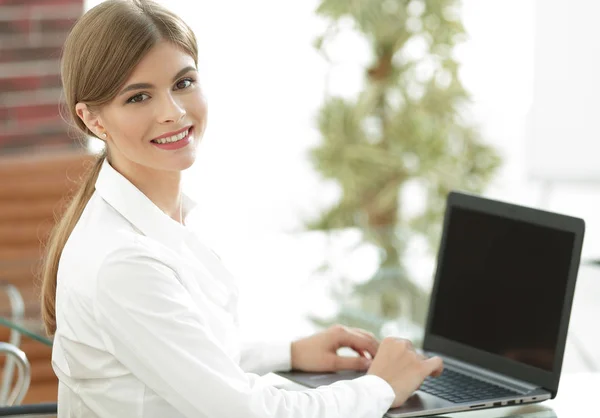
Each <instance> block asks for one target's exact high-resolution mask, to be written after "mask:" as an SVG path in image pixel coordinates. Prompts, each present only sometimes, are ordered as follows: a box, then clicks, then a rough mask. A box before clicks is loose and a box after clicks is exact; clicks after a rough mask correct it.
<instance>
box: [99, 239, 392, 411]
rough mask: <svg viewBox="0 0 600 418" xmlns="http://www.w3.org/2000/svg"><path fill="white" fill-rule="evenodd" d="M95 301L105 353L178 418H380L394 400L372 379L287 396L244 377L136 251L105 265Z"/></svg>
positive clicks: (157, 268)
mask: <svg viewBox="0 0 600 418" xmlns="http://www.w3.org/2000/svg"><path fill="white" fill-rule="evenodd" d="M96 302H97V303H96V307H97V312H96V315H97V319H98V321H99V323H100V324H101V332H102V335H103V339H104V341H105V343H106V346H107V347H108V350H109V351H110V352H111V353H112V354H114V355H115V357H116V358H117V359H118V360H119V361H121V362H122V363H123V364H124V365H125V366H126V367H127V368H128V369H129V370H130V371H131V372H132V373H133V374H135V375H136V376H137V377H138V378H139V379H140V380H141V381H143V382H144V383H145V384H146V385H148V386H149V387H150V388H151V389H152V390H153V391H154V392H156V393H157V394H158V395H159V396H162V397H163V398H165V399H167V400H168V401H169V403H171V404H172V405H173V406H174V407H175V408H176V409H178V410H179V411H181V413H182V414H184V415H185V416H190V417H192V416H199V415H201V416H210V417H212V418H220V417H223V418H225V417H230V416H246V417H250V418H254V417H256V418H258V417H278V418H296V417H297V418H300V417H302V418H308V417H314V418H317V417H320V418H329V417H331V418H333V417H339V418H342V417H343V418H351V417H356V418H359V417H360V418H367V417H380V416H382V415H383V414H384V413H385V411H387V409H388V408H389V407H390V405H391V404H392V402H393V400H394V392H393V390H392V389H391V387H390V386H389V385H388V384H387V383H386V382H385V381H384V380H383V379H381V378H379V377H377V376H364V377H361V378H359V379H356V380H353V381H348V382H339V383H336V384H335V385H331V386H328V387H322V388H319V389H314V390H308V391H305V392H289V391H285V390H281V389H276V388H274V387H270V386H267V385H265V384H264V383H262V382H263V381H262V379H260V378H259V377H258V376H256V375H254V374H249V373H244V371H243V370H242V369H241V368H240V367H239V366H238V365H237V364H236V363H235V362H234V361H233V360H232V359H231V358H230V357H229V356H228V355H227V353H225V352H224V351H223V350H222V348H221V347H220V346H219V342H218V341H217V340H216V339H215V338H213V336H212V333H211V331H210V329H209V327H208V325H207V322H206V313H203V312H202V311H201V310H200V309H198V307H197V306H196V305H195V304H194V303H193V301H192V300H191V297H190V295H189V293H188V292H187V291H186V290H185V288H184V287H183V286H182V284H181V283H180V282H179V279H178V277H177V275H176V274H175V272H174V271H173V270H172V269H170V268H169V267H167V266H166V265H165V264H164V263H162V262H160V261H159V260H157V259H156V258H154V257H152V256H151V255H148V252H147V251H145V250H144V249H143V248H142V247H141V246H139V247H132V248H128V249H126V250H122V251H118V252H115V253H113V254H111V255H110V256H109V257H108V258H107V260H105V262H104V264H103V266H102V267H101V269H100V271H99V278H98V289H97V301H96Z"/></svg>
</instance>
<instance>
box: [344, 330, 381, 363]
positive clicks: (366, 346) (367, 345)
mask: <svg viewBox="0 0 600 418" xmlns="http://www.w3.org/2000/svg"><path fill="white" fill-rule="evenodd" d="M346 334H347V340H346V341H345V344H347V346H348V347H350V348H352V349H353V350H354V351H356V352H358V353H360V352H363V351H367V352H368V353H369V354H370V355H371V357H375V354H377V350H379V341H377V339H376V338H375V337H372V336H371V335H369V334H368V333H366V332H360V331H356V330H355V329H348V330H347V333H346Z"/></svg>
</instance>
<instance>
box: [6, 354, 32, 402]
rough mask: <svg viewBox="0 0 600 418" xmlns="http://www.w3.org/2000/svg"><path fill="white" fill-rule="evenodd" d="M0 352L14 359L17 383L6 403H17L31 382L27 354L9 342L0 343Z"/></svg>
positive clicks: (21, 399) (20, 400)
mask: <svg viewBox="0 0 600 418" xmlns="http://www.w3.org/2000/svg"><path fill="white" fill-rule="evenodd" d="M0 353H4V354H6V355H7V356H8V358H12V359H14V360H15V364H16V366H17V372H18V374H17V383H16V384H15V388H14V389H13V391H12V392H11V394H10V396H9V397H8V400H7V403H6V404H7V405H9V406H11V405H19V404H20V403H21V402H22V401H23V398H24V397H25V395H26V394H27V390H28V389H29V384H30V383H31V366H30V365H29V360H27V356H26V355H25V353H24V352H23V350H20V349H19V348H17V347H15V346H14V345H12V344H9V343H0Z"/></svg>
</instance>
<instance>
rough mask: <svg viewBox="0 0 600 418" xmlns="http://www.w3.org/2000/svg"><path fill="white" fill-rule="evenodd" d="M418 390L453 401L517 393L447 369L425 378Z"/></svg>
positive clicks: (499, 396) (458, 401)
mask: <svg viewBox="0 0 600 418" xmlns="http://www.w3.org/2000/svg"><path fill="white" fill-rule="evenodd" d="M420 390H422V391H423V392H426V393H430V394H432V395H436V396H439V397H440V398H443V399H446V400H447V401H450V402H455V403H462V402H471V401H478V400H483V399H494V398H502V397H505V396H516V395H519V393H517V392H515V391H512V390H510V389H505V388H503V387H501V386H497V385H494V384H493V383H488V382H484V381H482V380H478V379H476V378H473V377H470V376H466V375H464V374H461V373H457V372H454V371H452V370H448V369H446V370H444V372H443V373H442V375H441V376H440V377H428V378H426V379H425V382H423V385H421V387H420Z"/></svg>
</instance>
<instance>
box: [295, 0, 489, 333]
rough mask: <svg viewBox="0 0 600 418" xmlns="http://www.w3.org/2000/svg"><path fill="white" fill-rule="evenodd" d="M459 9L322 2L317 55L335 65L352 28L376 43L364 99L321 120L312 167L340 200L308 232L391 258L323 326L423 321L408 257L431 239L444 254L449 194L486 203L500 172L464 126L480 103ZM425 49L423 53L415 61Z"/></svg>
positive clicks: (422, 3) (324, 113)
mask: <svg viewBox="0 0 600 418" xmlns="http://www.w3.org/2000/svg"><path fill="white" fill-rule="evenodd" d="M458 3H459V2H458V1H456V0H412V1H407V0H322V1H321V2H320V4H319V6H318V9H317V11H316V13H317V15H318V16H320V17H322V18H325V19H326V20H327V22H328V24H329V25H328V28H327V30H326V31H325V32H324V34H323V35H322V36H320V37H318V38H317V39H316V42H315V47H316V48H317V49H318V51H320V52H321V53H323V55H324V56H325V57H326V58H327V57H328V55H327V48H328V45H330V44H331V41H333V40H335V39H336V37H337V36H339V34H340V33H341V32H342V31H343V28H344V27H346V30H352V31H354V32H356V33H358V34H360V36H362V37H363V39H365V40H366V41H367V43H368V45H369V47H370V50H371V54H372V61H371V63H370V65H369V66H368V67H367V68H365V72H364V74H365V77H364V89H363V90H362V91H361V92H360V93H359V94H358V95H357V97H355V98H352V99H348V98H341V97H327V98H326V99H325V101H324V103H323V105H322V107H321V109H320V112H319V114H318V128H319V130H320V133H321V137H322V141H321V143H320V145H319V146H317V147H316V148H314V149H312V150H311V154H310V156H311V161H312V163H313V165H314V167H315V168H316V170H318V172H320V174H321V175H322V176H323V177H324V179H326V180H328V181H333V182H335V183H336V184H337V185H338V186H339V188H340V191H341V197H340V198H339V200H338V201H337V202H336V203H335V204H334V205H333V206H331V207H329V208H328V209H327V210H325V211H324V212H323V213H321V214H320V215H319V216H318V217H317V218H316V219H312V220H310V221H308V222H306V227H307V229H310V230H325V231H333V230H339V229H344V228H358V229H360V231H361V232H362V234H363V238H364V241H365V242H368V243H371V244H373V245H375V246H376V247H377V248H379V249H380V250H381V251H380V254H381V257H380V263H379V269H378V270H377V272H376V273H375V274H374V276H373V277H371V278H370V279H369V280H368V281H366V282H364V283H361V284H360V285H358V286H354V287H353V289H352V291H351V294H352V295H353V296H352V297H351V298H345V299H346V300H344V301H341V303H342V307H341V309H340V312H339V315H338V317H337V318H335V319H334V320H330V319H327V320H322V319H321V320H319V319H317V318H313V320H314V321H317V322H319V323H321V324H323V325H324V324H325V323H330V322H333V321H336V322H342V323H346V324H348V325H355V326H361V327H364V328H368V329H370V330H371V331H374V332H376V333H379V332H380V330H381V325H382V324H383V323H385V321H388V320H392V319H395V318H397V317H398V315H400V313H401V312H404V313H406V312H407V310H408V311H409V312H408V314H409V315H410V316H411V317H412V318H413V319H416V320H417V321H422V320H423V317H424V315H425V312H426V307H427V302H428V294H427V292H424V291H423V290H421V289H420V288H419V287H418V286H416V285H415V284H414V281H413V280H411V278H410V277H409V275H408V273H407V271H406V268H405V264H404V262H403V255H404V253H405V251H406V247H407V245H408V244H409V243H410V242H411V240H412V239H414V237H417V236H420V237H423V238H425V239H427V242H428V243H429V247H430V248H431V249H434V248H437V244H438V239H439V235H440V226H441V220H442V216H443V211H444V208H445V198H446V196H447V194H448V192H449V191H450V190H453V189H461V190H465V191H470V192H481V191H482V190H483V189H484V187H485V186H486V185H487V184H488V182H489V181H490V179H491V178H492V176H493V174H494V173H495V172H496V170H497V168H498V167H499V165H500V158H499V156H498V154H497V153H496V152H495V151H494V150H493V149H492V148H491V147H490V146H488V145H487V144H485V142H484V141H483V140H482V139H481V137H480V134H479V132H478V130H477V128H476V127H475V126H473V125H472V124H471V123H470V122H469V121H468V118H466V117H465V110H466V109H467V106H468V104H469V96H468V94H467V92H466V91H465V89H464V88H463V85H462V84H461V82H460V80H459V77H458V69H459V64H458V62H457V61H456V60H455V59H454V58H453V56H452V54H453V50H454V47H455V45H456V44H457V42H460V41H462V39H464V37H465V33H464V29H463V26H462V23H461V21H460V18H459V14H458V5H459V4H458ZM348 24H350V26H351V28H350V29H348V26H349V25H348ZM419 45H420V46H421V50H422V54H421V55H420V56H419V55H418V54H417V56H415V54H414V53H411V51H414V50H415V47H416V46H419ZM417 49H418V48H417ZM407 185H411V187H413V189H414V190H418V191H420V194H421V195H422V196H424V205H423V209H422V210H421V211H420V212H419V213H416V214H414V213H413V214H407V213H406V211H405V210H404V209H405V203H406V202H404V201H403V199H404V198H405V194H403V191H404V190H406V187H407ZM403 310H404V311H403Z"/></svg>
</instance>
